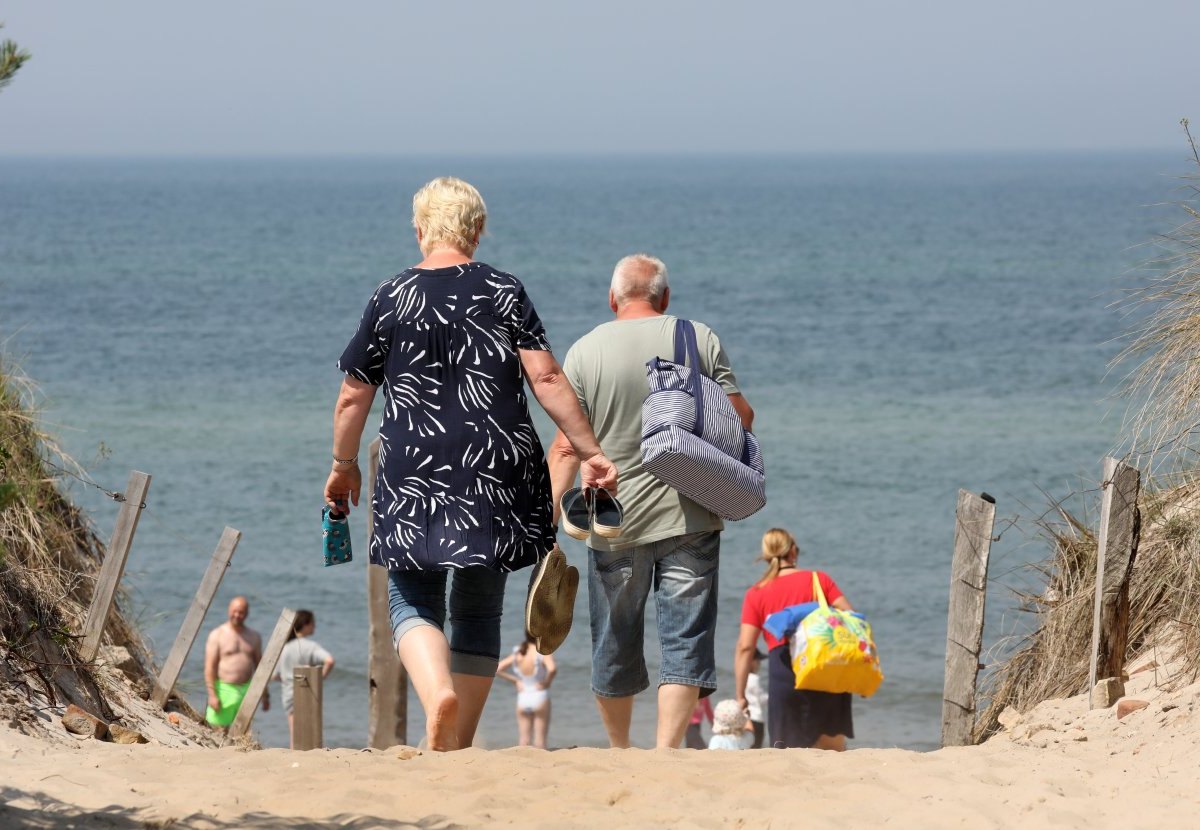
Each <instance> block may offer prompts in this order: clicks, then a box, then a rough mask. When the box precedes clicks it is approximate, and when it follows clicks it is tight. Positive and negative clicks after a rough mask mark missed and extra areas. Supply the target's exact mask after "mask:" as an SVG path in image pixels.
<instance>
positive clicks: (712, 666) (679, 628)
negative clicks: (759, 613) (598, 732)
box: [588, 530, 721, 697]
mask: <svg viewBox="0 0 1200 830" xmlns="http://www.w3.org/2000/svg"><path fill="white" fill-rule="evenodd" d="M720 549H721V532H720V531H719V530H713V531H706V532H703V533H690V534H687V535H686V536H673V537H671V538H670V539H663V540H661V541H658V542H650V543H648V544H645V545H638V546H637V547H633V548H627V549H625V550H618V551H600V550H590V551H589V552H590V554H591V555H590V556H589V557H588V604H589V606H590V610H591V616H592V691H593V692H594V693H595V694H596V695H598V696H600V697H628V696H630V695H635V694H637V693H638V692H640V691H642V690H643V689H647V688H649V686H650V677H649V674H648V673H647V672H646V656H645V652H644V639H645V617H646V599H647V597H649V595H650V591H651V590H652V589H653V591H654V603H655V609H656V611H657V613H658V640H659V645H660V646H661V648H662V662H661V666H660V669H659V677H658V684H659V685H660V686H661V685H663V684H664V683H677V684H680V685H683V686H699V687H700V689H701V692H700V695H701V697H703V696H705V695H707V694H711V693H712V692H713V690H715V689H716V688H717V659H716V628H717V554H718V553H719V552H720Z"/></svg>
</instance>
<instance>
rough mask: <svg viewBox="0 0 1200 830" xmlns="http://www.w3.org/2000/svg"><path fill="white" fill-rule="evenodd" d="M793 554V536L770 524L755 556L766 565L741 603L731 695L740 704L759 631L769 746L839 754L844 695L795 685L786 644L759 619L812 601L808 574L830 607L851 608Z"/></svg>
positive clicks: (844, 732) (850, 732)
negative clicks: (765, 680)
mask: <svg viewBox="0 0 1200 830" xmlns="http://www.w3.org/2000/svg"><path fill="white" fill-rule="evenodd" d="M799 553H800V550H799V548H797V547H796V540H795V539H794V538H793V537H792V534H790V533H788V532H787V531H786V530H783V529H781V528H777V527H776V528H772V529H771V530H768V531H767V532H766V533H765V534H763V540H762V556H761V557H760V558H761V559H763V560H765V561H766V562H767V563H768V564H767V572H766V573H765V574H763V578H762V579H760V580H759V581H758V582H757V583H755V585H754V587H752V588H751V589H750V590H748V591H747V592H746V598H745V600H743V601H742V628H741V632H740V633H739V634H738V642H737V646H736V647H735V649H734V654H733V677H734V689H735V694H736V696H737V699H738V702H739V703H741V704H742V707H743V708H745V707H746V678H747V677H749V676H750V664H751V663H752V662H753V660H754V652H755V651H756V649H757V646H758V635H759V634H760V633H761V634H762V636H763V638H764V639H765V640H766V641H767V650H768V654H767V665H768V666H769V667H770V668H769V669H768V685H769V688H770V694H769V695H768V698H767V699H768V701H769V703H768V709H767V725H768V730H769V731H770V735H771V745H772V746H774V747H775V748H776V749H792V748H808V747H815V748H817V749H834V750H837V751H838V752H841V751H843V750H844V749H845V748H846V738H848V737H849V738H853V737H854V722H853V719H852V718H851V713H850V695H849V694H829V693H828V692H812V691H808V690H807V689H797V688H796V675H795V673H794V672H793V671H792V659H791V655H790V654H789V653H788V645H787V643H786V642H785V641H783V640H777V639H776V638H775V637H773V636H771V633H770V632H769V631H766V630H764V629H763V622H764V621H765V620H766V618H767V617H769V616H770V615H772V614H774V613H775V612H776V611H782V610H783V609H785V608H788V607H789V606H792V605H800V604H802V603H805V602H815V601H816V599H817V598H816V597H815V596H814V595H813V574H814V573H816V574H817V579H818V581H819V582H820V583H821V590H822V591H823V592H824V593H825V599H826V600H827V601H828V602H829V604H830V605H832V606H833V607H834V608H840V609H842V610H843V611H853V610H854V609H853V608H851V607H850V603H849V601H847V599H846V597H845V596H843V595H842V592H841V590H840V589H839V588H838V586H837V583H835V582H834V581H833V580H832V579H831V578H830V577H829V575H828V574H826V573H824V572H823V571H801V570H797V569H796V556H797V555H799Z"/></svg>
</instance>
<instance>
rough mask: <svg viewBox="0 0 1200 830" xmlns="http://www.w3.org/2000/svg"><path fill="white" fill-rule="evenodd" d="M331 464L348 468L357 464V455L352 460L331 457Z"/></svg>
mask: <svg viewBox="0 0 1200 830" xmlns="http://www.w3.org/2000/svg"><path fill="white" fill-rule="evenodd" d="M333 463H334V464H341V465H342V466H343V467H349V466H350V465H351V464H357V463H358V455H357V454H355V456H354V457H353V458H338V457H337V456H336V455H335V456H334V457H333Z"/></svg>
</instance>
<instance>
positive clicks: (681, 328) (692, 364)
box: [675, 317, 704, 435]
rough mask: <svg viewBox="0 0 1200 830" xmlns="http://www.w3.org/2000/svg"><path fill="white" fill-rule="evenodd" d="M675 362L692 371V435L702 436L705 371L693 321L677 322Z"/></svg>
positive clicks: (690, 383) (677, 320)
mask: <svg viewBox="0 0 1200 830" xmlns="http://www.w3.org/2000/svg"><path fill="white" fill-rule="evenodd" d="M675 362H676V363H678V364H679V365H680V366H685V365H686V366H688V367H689V368H690V369H691V370H692V374H691V378H690V380H689V382H688V392H689V393H690V394H691V396H692V400H693V401H695V402H696V423H695V425H694V426H693V427H692V434H693V435H700V434H702V433H703V432H704V392H703V388H702V387H701V386H700V377H701V375H703V374H704V369H703V367H702V366H701V365H700V347H699V346H698V345H696V327H695V326H693V325H692V321H691V320H684V319H683V318H682V317H680V318H678V319H676V320H675Z"/></svg>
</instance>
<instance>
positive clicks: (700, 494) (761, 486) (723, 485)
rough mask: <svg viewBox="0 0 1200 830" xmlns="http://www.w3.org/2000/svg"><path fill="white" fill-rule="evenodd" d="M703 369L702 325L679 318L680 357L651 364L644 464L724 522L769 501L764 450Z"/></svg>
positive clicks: (648, 367) (677, 349) (677, 350)
mask: <svg viewBox="0 0 1200 830" xmlns="http://www.w3.org/2000/svg"><path fill="white" fill-rule="evenodd" d="M700 365H701V364H700V350H699V348H697V346H696V329H695V327H694V326H692V324H691V321H689V320H677V321H676V322H675V360H674V361H670V360H663V359H662V358H660V357H655V358H653V359H652V360H650V361H648V362H647V363H646V382H647V383H648V384H649V386H650V393H649V394H648V395H647V396H646V401H645V403H643V404H642V466H643V467H645V468H646V470H647V471H648V472H649V473H650V474H651V475H652V476H654V477H655V478H657V479H658V480H659V481H662V482H665V483H666V484H669V485H671V487H673V488H674V489H676V490H678V491H679V492H680V493H682V494H683V495H685V496H687V497H688V498H689V499H691V500H692V501H694V502H696V503H698V504H700V505H702V506H704V507H706V508H708V509H709V510H711V511H712V512H713V513H716V514H717V515H718V516H720V517H721V518H723V519H730V520H737V519H744V518H746V517H747V516H750V515H752V514H753V513H756V512H758V510H759V509H761V508H762V506H763V505H764V504H766V503H767V479H766V474H765V471H764V469H763V459H762V452H761V451H760V450H759V447H758V439H756V438H755V437H754V435H753V434H752V433H751V432H749V431H748V430H746V429H745V428H743V427H742V421H741V418H739V417H738V414H737V412H736V411H735V410H734V408H733V404H732V403H730V402H729V396H728V395H727V394H726V393H725V390H724V389H723V388H721V385H720V384H719V383H717V382H716V381H714V380H713V379H712V378H709V377H706V376H705V375H704V372H703V370H702V369H701V368H700ZM689 367H690V368H689Z"/></svg>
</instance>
